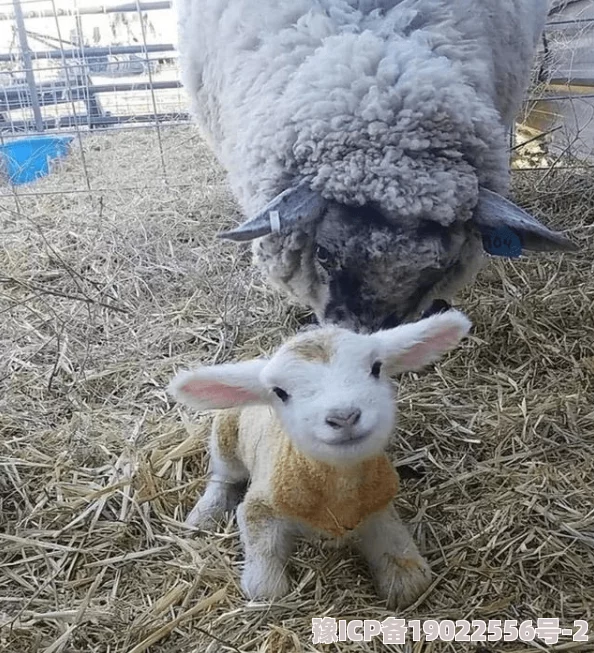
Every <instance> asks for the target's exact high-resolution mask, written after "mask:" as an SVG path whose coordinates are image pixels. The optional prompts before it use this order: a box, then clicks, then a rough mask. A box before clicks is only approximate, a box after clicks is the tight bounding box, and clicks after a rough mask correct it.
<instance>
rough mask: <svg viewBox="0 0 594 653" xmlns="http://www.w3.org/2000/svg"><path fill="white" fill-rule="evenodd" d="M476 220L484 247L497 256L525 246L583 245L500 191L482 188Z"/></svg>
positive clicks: (566, 247) (514, 252)
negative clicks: (556, 229)
mask: <svg viewBox="0 0 594 653" xmlns="http://www.w3.org/2000/svg"><path fill="white" fill-rule="evenodd" d="M473 220H474V223H475V224H476V226H477V227H478V229H479V231H480V232H481V234H482V236H483V247H484V249H485V251H486V252H487V253H488V254H492V255H493V256H507V257H509V258H516V257H518V256H520V254H521V253H522V250H524V249H528V250H535V251H542V252H546V251H551V252H552V251H568V252H574V251H576V250H578V249H579V248H578V247H577V245H574V243H572V242H571V241H570V240H569V239H568V238H566V237H565V236H564V235H563V234H561V233H559V232H557V231H551V230H550V229H548V228H547V227H545V226H544V225H543V224H542V223H541V222H539V221H538V220H537V219H536V218H535V217H534V216H532V215H530V213H528V212H526V211H525V210H524V209H522V208H520V207H519V206H518V205H517V204H514V203H513V202H511V201H510V200H508V199H506V198H505V197H503V196H502V195H499V194H498V193H494V192H493V191H490V190H488V189H486V188H481V189H480V191H479V201H478V204H477V206H476V209H475V214H474V218H473Z"/></svg>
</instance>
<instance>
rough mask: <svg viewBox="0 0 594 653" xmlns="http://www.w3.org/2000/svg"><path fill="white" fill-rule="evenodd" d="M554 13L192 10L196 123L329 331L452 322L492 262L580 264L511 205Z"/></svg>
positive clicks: (189, 1) (526, 3) (236, 234)
mask: <svg viewBox="0 0 594 653" xmlns="http://www.w3.org/2000/svg"><path fill="white" fill-rule="evenodd" d="M547 5H548V2H547V0H258V2H252V1H250V0H177V12H178V38H179V43H178V49H179V53H180V66H181V72H182V81H183V84H184V86H185V88H186V89H187V92H188V94H189V97H190V102H191V110H192V113H193V115H194V116H195V119H196V120H197V122H198V123H199V125H200V126H201V128H202V131H203V132H204V134H205V136H206V138H207V139H208V142H209V143H210V145H211V147H212V149H213V150H214V152H215V153H216V155H217V157H218V158H219V160H220V161H221V163H222V164H223V165H224V167H225V168H226V170H227V171H228V178H229V181H230V184H231V187H232V190H233V192H234V194H235V196H236V198H237V199H238V201H239V203H240V205H241V207H242V209H243V211H244V212H245V213H246V215H248V216H253V217H251V218H250V219H248V220H247V221H246V222H245V223H244V224H242V225H241V226H239V227H238V228H236V229H234V230H233V231H230V232H227V233H226V234H223V236H224V237H226V238H230V239H233V240H237V241H249V240H253V241H254V242H253V251H254V255H255V261H256V263H257V265H258V266H259V267H260V268H261V269H262V270H263V272H264V273H265V275H266V276H267V277H268V279H269V280H270V281H271V282H273V283H274V284H275V285H276V286H278V287H279V288H281V289H282V290H283V291H284V292H286V293H287V294H289V296H291V297H292V298H293V299H294V300H296V301H297V302H298V303H300V304H304V305H307V306H309V307H311V308H312V309H313V310H314V311H315V313H316V316H317V317H318V319H319V320H320V321H321V322H329V323H335V324H338V325H342V326H346V327H349V328H352V329H355V330H375V329H377V328H380V327H383V328H385V327H389V326H393V325H395V324H399V323H401V322H403V321H409V320H411V319H414V318H415V317H417V316H418V315H419V314H420V313H422V312H424V311H427V310H429V311H431V310H434V309H432V308H431V307H432V306H434V303H433V302H434V300H437V299H438V298H440V299H441V300H446V303H447V301H450V300H451V299H453V297H454V296H455V294H456V293H457V292H458V290H459V289H460V288H461V287H462V286H464V285H465V284H466V283H468V282H470V281H471V280H472V279H474V277H475V275H476V273H477V272H478V270H479V269H480V267H481V265H482V264H483V262H484V261H485V260H486V256H485V251H486V252H487V253H489V254H494V255H503V256H518V255H520V253H521V252H522V251H523V250H571V249H575V247H574V246H573V245H572V243H571V242H570V241H568V240H567V239H566V238H565V237H564V236H562V235H561V234H559V233H555V232H552V231H550V230H549V229H547V228H546V227H545V226H543V225H542V224H541V223H540V222H539V221H538V220H537V219H536V218H534V217H533V216H531V215H529V214H528V213H526V212H525V211H523V210H522V209H521V208H519V207H518V206H516V205H515V204H513V203H512V202H511V201H509V200H507V199H505V198H504V196H505V195H506V194H507V192H508V183H509V157H508V154H509V153H508V131H509V128H510V127H511V126H512V124H513V122H514V116H515V115H516V113H517V111H518V109H519V107H520V103H521V100H522V95H523V93H524V91H525V89H526V86H527V84H528V81H529V77H530V70H531V66H532V61H533V57H534V54H535V50H536V46H537V44H538V41H539V38H540V36H541V34H542V30H543V27H544V23H545V18H546V15H547V8H548V7H547Z"/></svg>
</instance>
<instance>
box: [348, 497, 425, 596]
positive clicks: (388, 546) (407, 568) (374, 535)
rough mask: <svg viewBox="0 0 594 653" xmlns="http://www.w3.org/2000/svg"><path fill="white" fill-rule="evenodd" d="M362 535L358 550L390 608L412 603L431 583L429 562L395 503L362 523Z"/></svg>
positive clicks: (360, 534) (360, 528) (379, 592)
mask: <svg viewBox="0 0 594 653" xmlns="http://www.w3.org/2000/svg"><path fill="white" fill-rule="evenodd" d="M359 536H360V540H359V542H358V548H359V551H360V552H361V553H362V555H363V556H364V557H365V558H366V560H367V562H368V564H369V566H370V568H371V572H372V574H373V577H374V580H375V585H376V588H377V592H378V594H379V595H380V596H381V597H382V598H384V599H386V600H387V602H388V607H389V608H394V607H399V608H404V607H406V606H407V605H410V604H411V603H413V602H414V601H415V600H416V599H417V598H418V597H419V596H420V595H421V594H422V593H423V592H424V591H425V590H426V589H427V587H429V584H430V583H431V570H430V568H429V564H428V563H427V561H426V560H425V559H424V558H423V556H422V555H421V554H420V553H419V550H418V549H417V546H416V544H415V543H414V541H413V539H412V536H411V535H410V533H409V532H408V529H407V527H406V526H405V525H404V524H403V523H402V521H401V520H400V517H399V516H398V513H397V512H396V510H395V508H394V507H393V506H389V507H388V508H387V509H386V510H382V511H381V512H378V513H376V514H375V515H372V516H371V517H369V519H367V520H366V521H365V522H364V523H363V524H362V525H361V526H360V527H359Z"/></svg>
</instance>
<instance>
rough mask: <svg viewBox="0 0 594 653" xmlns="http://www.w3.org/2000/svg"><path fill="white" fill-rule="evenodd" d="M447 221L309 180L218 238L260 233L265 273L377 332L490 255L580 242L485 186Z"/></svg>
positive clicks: (326, 318) (299, 297)
mask: <svg viewBox="0 0 594 653" xmlns="http://www.w3.org/2000/svg"><path fill="white" fill-rule="evenodd" d="M461 213H462V215H460V219H459V220H456V221H454V222H452V223H450V224H447V225H444V224H441V223H439V222H437V221H434V220H431V219H430V216H428V218H427V219H418V220H414V221H411V220H408V221H406V222H405V221H399V220H398V219H397V218H395V217H394V216H393V215H387V214H386V213H385V212H383V211H381V210H380V209H379V208H378V207H374V206H371V205H366V206H362V207H354V206H346V205H342V204H337V203H336V202H332V201H328V200H325V199H323V198H322V196H321V195H320V194H319V193H317V192H316V191H312V190H311V189H310V188H309V186H308V185H307V184H306V183H305V182H302V183H300V184H299V185H297V186H295V187H292V188H289V189H287V190H285V191H284V192H283V193H281V194H280V195H279V196H277V197H276V198H275V199H274V200H272V201H271V202H270V203H269V204H268V205H267V206H266V207H265V209H264V210H263V211H261V212H260V213H259V214H258V215H256V216H255V217H253V218H252V219H250V220H248V221H246V222H245V223H244V224H242V225H240V226H239V227H237V228H236V229H234V230H232V231H229V232H226V233H223V234H221V237H223V238H227V239H230V240H236V241H246V240H253V241H254V245H253V250H254V257H255V261H256V263H257V265H258V266H259V267H260V268H261V269H262V270H263V271H264V273H265V274H266V276H267V277H268V278H269V280H270V281H271V282H273V283H274V284H275V285H276V286H277V287H279V288H280V289H281V290H282V291H284V292H285V293H287V294H288V295H290V296H291V297H293V298H294V299H295V300H296V301H297V302H299V303H300V304H303V305H306V306H309V307H310V308H311V309H313V310H314V311H315V313H316V316H317V318H318V320H319V321H320V322H321V323H323V324H324V323H325V324H335V325H338V326H343V327H346V328H349V329H352V330H355V331H375V330H377V329H380V328H389V327H392V326H395V325H397V324H400V323H402V322H408V321H410V320H414V319H418V318H419V317H420V316H421V314H423V312H425V311H427V310H428V309H430V307H431V305H432V302H434V301H435V300H439V299H441V300H451V299H453V298H454V296H455V294H456V293H457V292H458V291H459V290H460V289H461V288H462V287H463V286H464V285H466V284H467V283H468V282H470V281H472V280H473V278H474V276H475V275H476V273H477V272H478V270H479V269H480V267H481V265H482V262H483V259H484V253H485V252H486V253H488V254H491V255H498V256H508V257H516V256H519V255H520V254H521V253H522V252H523V251H524V250H533V251H553V250H568V251H570V250H574V249H576V248H575V246H574V245H573V244H572V243H571V242H570V241H569V240H568V239H567V238H565V237H564V236H563V235H561V234H559V233H557V232H554V231H551V230H550V229H548V228H547V227H545V226H544V225H543V224H542V223H540V222H539V221H538V220H537V219H536V218H535V217H533V216H531V215H530V214H528V213H527V212H526V211H524V210H523V209H521V208H520V207H519V206H517V205H516V204H514V203H513V202H511V201H509V200H507V199H505V198H504V197H502V196H501V195H499V194H497V193H494V192H491V191H489V190H487V189H480V191H479V193H478V203H477V204H476V207H475V209H474V211H473V212H471V213H468V212H465V211H462V212H461Z"/></svg>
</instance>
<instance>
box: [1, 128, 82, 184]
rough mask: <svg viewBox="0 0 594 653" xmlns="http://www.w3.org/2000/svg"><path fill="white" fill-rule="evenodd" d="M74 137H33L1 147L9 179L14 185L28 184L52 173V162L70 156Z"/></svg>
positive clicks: (13, 141)
mask: <svg viewBox="0 0 594 653" xmlns="http://www.w3.org/2000/svg"><path fill="white" fill-rule="evenodd" d="M72 139H73V136H31V137H28V138H16V139H14V140H12V141H8V142H7V143H4V144H3V145H0V153H1V154H2V158H3V159H4V166H5V168H6V172H7V174H8V178H9V180H10V182H11V183H13V184H28V183H30V182H32V181H35V180H36V179H39V177H45V175H47V174H48V173H49V171H50V162H51V160H52V159H57V158H60V157H63V156H66V155H67V154H68V150H69V146H70V142H71V141H72Z"/></svg>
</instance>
